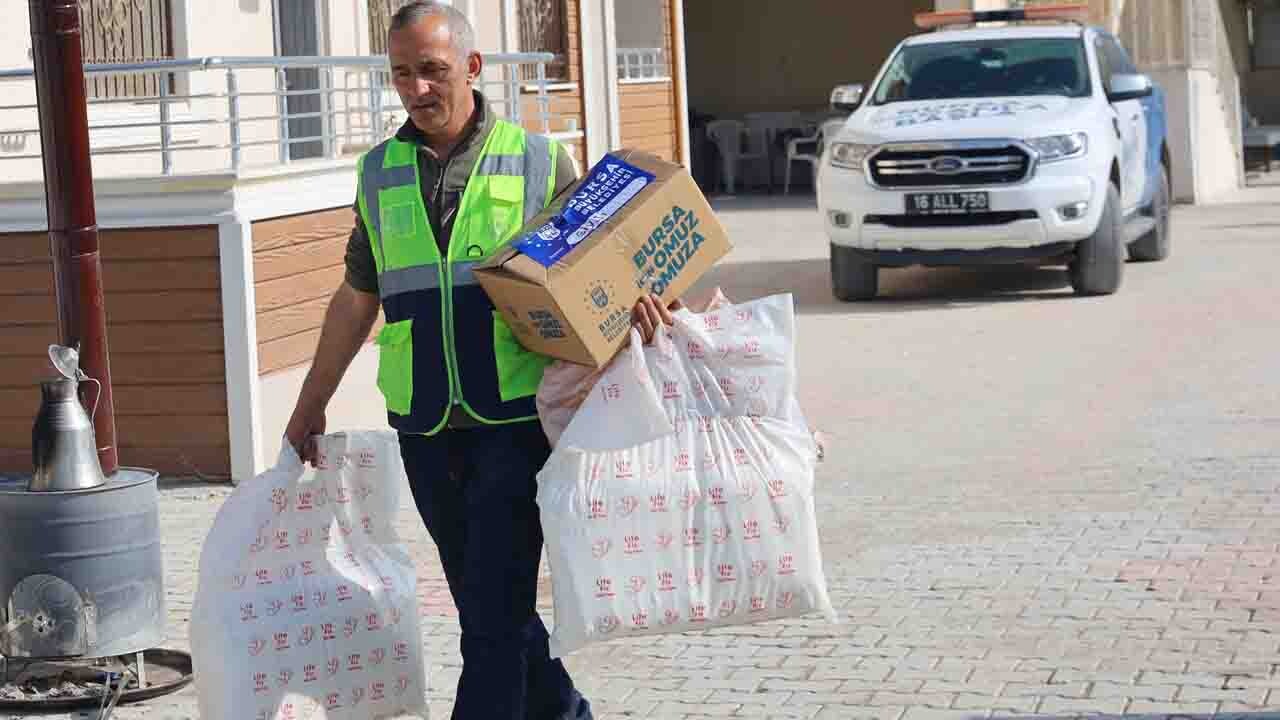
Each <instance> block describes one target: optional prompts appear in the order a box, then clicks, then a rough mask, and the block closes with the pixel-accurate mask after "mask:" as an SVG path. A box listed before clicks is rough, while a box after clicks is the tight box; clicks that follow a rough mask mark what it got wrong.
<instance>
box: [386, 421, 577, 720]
mask: <svg viewBox="0 0 1280 720" xmlns="http://www.w3.org/2000/svg"><path fill="white" fill-rule="evenodd" d="M550 452H551V450H550V448H549V447H548V445H547V439H546V437H545V436H544V435H543V433H542V428H541V427H540V426H539V425H538V423H536V422H528V423H520V424H516V425H500V426H493V427H488V426H485V427H477V428H466V429H451V430H446V431H444V432H442V433H440V434H439V435H436V436H433V437H423V436H418V435H401V436H400V454H401V456H402V457H403V458H404V465H405V471H406V472H407V474H408V476H409V488H410V489H411V490H412V491H413V499H414V502H415V503H416V504H417V506H418V513H419V514H420V515H422V521H423V522H424V523H425V524H426V526H427V532H429V533H430V534H431V538H432V539H433V540H434V541H435V543H436V546H437V547H438V548H439V550H440V562H441V564H442V565H443V566H444V574H445V579H446V580H448V583H449V592H450V593H451V594H452V595H453V602H454V604H455V605H456V606H457V608H458V615H459V619H460V620H461V623H462V677H461V678H460V679H459V680H458V693H457V699H456V700H455V702H454V707H453V720H589V719H590V718H591V710H590V705H589V704H588V703H587V701H586V700H585V699H584V698H582V696H581V695H579V694H578V693H577V691H576V690H574V687H573V681H572V680H570V678H569V674H568V673H567V672H566V671H565V668H564V665H563V663H561V662H560V661H559V660H552V659H551V656H550V653H549V651H548V647H547V638H548V636H547V629H546V627H545V626H544V625H543V624H542V619H541V618H540V617H539V616H538V613H537V610H536V607H535V606H536V600H537V583H538V564H539V561H540V559H541V553H542V524H541V522H540V520H539V518H538V506H537V503H536V501H535V497H536V489H537V485H536V480H535V475H536V474H537V472H538V471H539V470H540V469H541V468H542V465H543V463H545V462H546V460H547V457H548V456H549V455H550Z"/></svg>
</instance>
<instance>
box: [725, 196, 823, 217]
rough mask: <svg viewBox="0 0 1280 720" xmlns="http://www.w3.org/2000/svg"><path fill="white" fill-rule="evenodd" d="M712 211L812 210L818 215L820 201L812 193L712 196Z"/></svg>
mask: <svg viewBox="0 0 1280 720" xmlns="http://www.w3.org/2000/svg"><path fill="white" fill-rule="evenodd" d="M707 200H708V202H710V203H711V209H712V210H715V211H716V213H717V214H719V213H724V212H728V213H740V212H774V211H777V210H812V211H813V212H814V214H815V216H816V215H817V212H818V201H817V199H816V198H814V196H813V194H812V193H801V194H799V195H782V194H778V195H765V194H759V193H743V194H740V195H712V196H710V197H708V198H707Z"/></svg>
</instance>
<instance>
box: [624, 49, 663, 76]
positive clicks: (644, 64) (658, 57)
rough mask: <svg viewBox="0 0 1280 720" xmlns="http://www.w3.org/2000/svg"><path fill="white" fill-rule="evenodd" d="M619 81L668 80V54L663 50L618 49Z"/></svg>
mask: <svg viewBox="0 0 1280 720" xmlns="http://www.w3.org/2000/svg"><path fill="white" fill-rule="evenodd" d="M617 55H618V79H619V80H641V81H643V80H668V79H670V77H671V70H670V68H669V67H668V66H667V52H666V50H663V49H662V48H618V53H617Z"/></svg>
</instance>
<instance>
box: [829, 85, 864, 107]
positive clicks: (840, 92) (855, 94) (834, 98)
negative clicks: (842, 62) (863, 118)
mask: <svg viewBox="0 0 1280 720" xmlns="http://www.w3.org/2000/svg"><path fill="white" fill-rule="evenodd" d="M865 91H866V86H864V85H862V83H854V84H852V85H837V86H836V87H835V89H834V90H832V91H831V107H833V108H835V109H836V110H839V111H840V112H849V113H851V112H853V111H854V110H857V109H858V106H859V105H861V104H862V94H863V93H864V92H865Z"/></svg>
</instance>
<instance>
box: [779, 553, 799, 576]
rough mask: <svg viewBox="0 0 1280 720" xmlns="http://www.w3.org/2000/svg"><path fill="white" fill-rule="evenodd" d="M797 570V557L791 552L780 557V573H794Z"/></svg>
mask: <svg viewBox="0 0 1280 720" xmlns="http://www.w3.org/2000/svg"><path fill="white" fill-rule="evenodd" d="M795 572H796V559H795V556H794V555H792V554H791V553H784V554H783V555H782V556H780V557H779V558H778V574H779V575H794V574H795Z"/></svg>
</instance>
